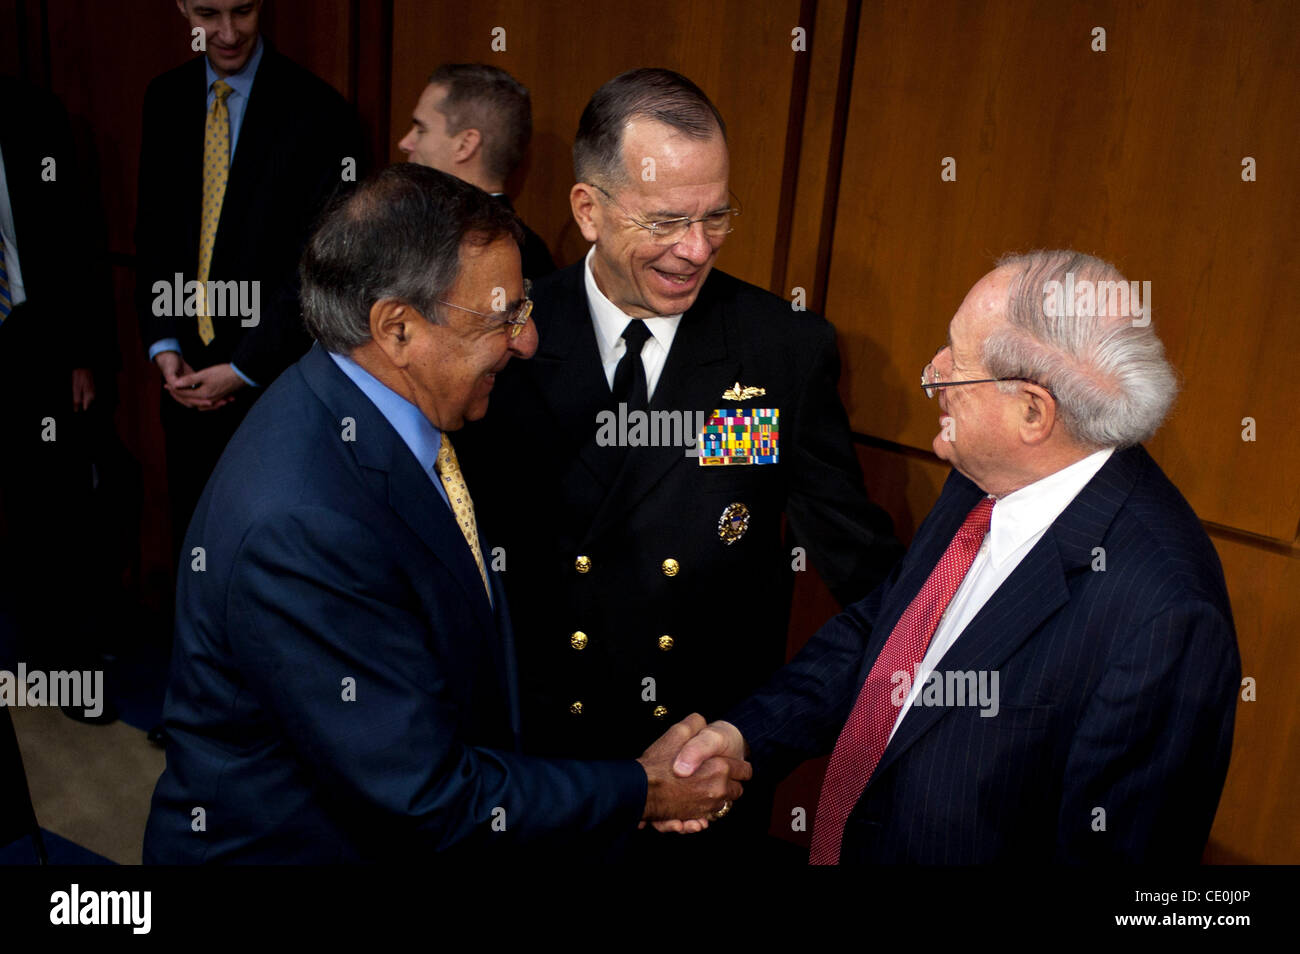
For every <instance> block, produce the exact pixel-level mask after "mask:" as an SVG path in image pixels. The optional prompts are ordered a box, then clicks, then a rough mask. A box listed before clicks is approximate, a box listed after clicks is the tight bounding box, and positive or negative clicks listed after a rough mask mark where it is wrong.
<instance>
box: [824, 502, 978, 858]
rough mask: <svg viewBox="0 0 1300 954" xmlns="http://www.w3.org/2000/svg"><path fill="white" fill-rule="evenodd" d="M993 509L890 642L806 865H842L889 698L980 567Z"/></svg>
mask: <svg viewBox="0 0 1300 954" xmlns="http://www.w3.org/2000/svg"><path fill="white" fill-rule="evenodd" d="M993 503H994V501H993V498H992V497H985V498H984V499H983V500H981V501H980V502H979V503H977V504H976V505H975V508H974V509H973V510H971V512H970V513H969V514H967V516H966V521H965V522H964V523H963V524H962V525H961V528H960V529H959V530H958V531H957V534H956V536H954V537H953V538H952V542H951V543H949V544H948V549H946V550H944V551H943V556H942V557H940V559H939V563H938V565H937V566H936V567H935V568H934V570H933V571H931V573H930V578H929V579H928V580H926V581H925V586H923V587H921V592H920V593H918V594H916V599H914V600H912V602H911V605H909V606H908V607H907V609H906V611H904V613H903V616H902V618H901V619H899V621H898V625H897V626H895V627H894V631H893V632H892V633H890V634H889V639H887V640H885V645H884V648H882V649H881V650H880V655H879V656H877V657H876V661H875V663H874V664H873V665H872V667H871V672H869V673H868V674H867V681H866V682H865V683H863V684H862V691H861V692H860V693H858V700H857V702H855V703H854V704H853V711H852V712H851V713H850V714H849V721H848V722H846V723H845V724H844V728H843V730H842V731H841V732H840V737H839V740H838V741H837V742H836V743H835V750H834V751H833V752H832V753H831V761H830V765H829V766H827V768H826V779H825V780H824V781H823V782H822V792H821V796H820V797H819V798H818V800H817V815H816V816H815V818H814V820H813V837H812V851H811V853H810V855H809V863H811V864H814V865H835V864H839V860H840V844H841V842H842V841H843V840H844V825H845V823H846V822H848V820H849V813H850V812H852V811H853V806H854V805H856V804H857V802H858V799H859V798H861V797H862V793H863V791H865V790H866V787H867V782H869V781H870V780H871V773H872V772H874V771H875V770H876V765H878V764H879V762H880V757H881V756H882V755H884V754H885V746H886V745H887V744H888V743H889V734H890V731H891V730H892V729H893V727H894V720H895V719H897V718H898V710H899V708H900V705H899V704H896V703H895V702H894V701H893V699H892V698H891V697H892V695H893V693H894V692H895V691H896V689H897V687H898V681H897V679H896V678H895V673H900V672H904V673H907V676H908V678H909V679H911V678H912V676H913V674H914V672H915V667H916V665H917V664H918V663H920V662H921V660H922V659H924V658H925V651H926V648H927V647H928V646H929V645H930V639H931V637H932V636H934V631H935V630H936V629H938V628H939V620H940V619H941V618H942V617H943V612H944V610H945V609H947V607H948V604H949V603H950V602H951V601H952V598H953V596H954V595H955V594H956V592H957V588H958V587H959V586H961V581H962V579H963V578H964V577H965V576H966V573H967V571H968V570H970V567H971V564H972V563H974V562H975V555H976V554H977V553H979V549H980V545H981V544H982V543H983V542H984V536H985V534H987V533H988V530H989V521H990V519H991V518H992V515H993ZM904 701H906V696H904Z"/></svg>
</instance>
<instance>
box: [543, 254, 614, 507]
mask: <svg viewBox="0 0 1300 954" xmlns="http://www.w3.org/2000/svg"><path fill="white" fill-rule="evenodd" d="M583 267H584V266H583V265H582V263H581V262H579V263H578V264H577V265H576V266H573V267H571V268H569V269H566V270H565V271H564V272H562V273H561V275H560V277H559V278H558V279H557V281H556V284H555V287H554V291H553V293H552V294H550V295H548V296H547V297H546V298H545V299H542V300H541V301H539V303H538V310H539V311H543V310H544V316H539V318H541V321H539V324H538V334H539V337H540V339H541V342H540V344H539V346H538V350H537V354H535V355H534V356H533V358H532V360H531V361H528V362H526V363H525V364H524V368H525V369H526V370H525V373H526V374H528V375H529V376H530V378H531V379H532V381H533V383H534V385H535V386H536V387H537V389H538V390H539V391H540V392H541V394H542V398H543V399H544V400H545V402H546V405H547V407H548V408H549V410H550V412H551V414H552V416H553V417H554V418H555V420H556V422H557V424H558V432H559V433H560V434H561V435H563V437H562V439H563V440H564V441H565V443H566V445H567V446H569V447H574V448H577V460H578V464H579V465H580V466H581V467H582V468H584V469H585V470H586V471H587V473H588V474H589V475H590V477H591V479H593V480H594V481H595V482H596V483H597V485H598V486H599V488H600V492H599V493H598V494H596V495H594V496H595V500H597V501H598V500H599V499H600V498H601V497H603V496H604V494H605V493H606V492H607V491H608V488H609V487H610V485H611V484H612V483H613V481H614V478H615V476H616V475H617V463H618V462H617V460H615V459H614V455H612V454H610V453H609V452H608V451H607V450H606V449H605V448H600V447H597V446H596V441H595V435H596V415H597V414H599V413H600V412H601V411H603V410H606V409H608V408H609V406H610V393H609V382H608V381H606V380H605V371H604V369H603V368H602V367H601V363H600V351H599V347H598V345H597V343H596V330H595V328H594V327H593V326H592V321H591V312H590V310H589V309H588V307H587V289H586V287H585V285H584V279H583Z"/></svg>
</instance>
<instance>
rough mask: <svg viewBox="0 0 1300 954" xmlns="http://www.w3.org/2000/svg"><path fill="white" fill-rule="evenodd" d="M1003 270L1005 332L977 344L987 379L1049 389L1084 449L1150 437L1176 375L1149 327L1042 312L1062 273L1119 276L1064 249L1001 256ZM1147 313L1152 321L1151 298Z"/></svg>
mask: <svg viewBox="0 0 1300 954" xmlns="http://www.w3.org/2000/svg"><path fill="white" fill-rule="evenodd" d="M1004 266H1009V267H1013V268H1017V269H1019V274H1018V275H1017V276H1016V277H1015V278H1014V279H1013V280H1012V283H1011V288H1010V292H1009V296H1008V300H1007V323H1006V326H1005V327H1003V328H1001V329H999V330H998V331H995V332H994V333H993V334H991V335H989V336H988V338H987V339H986V340H985V341H984V350H983V355H982V358H983V361H984V365H985V367H986V368H987V369H988V371H989V374H990V375H991V376H992V377H995V378H1026V379H1029V380H1031V381H1034V382H1036V383H1038V384H1040V385H1042V386H1043V387H1045V388H1047V389H1048V390H1049V391H1051V392H1052V395H1053V396H1054V397H1055V398H1056V407H1057V414H1058V415H1059V417H1060V419H1061V423H1062V425H1063V426H1064V427H1065V429H1066V432H1067V433H1068V434H1069V435H1070V436H1071V437H1072V438H1073V439H1074V440H1075V441H1077V442H1078V443H1080V444H1083V445H1085V446H1089V447H1097V448H1102V447H1118V448H1123V447H1130V446H1132V445H1134V444H1139V443H1141V442H1142V441H1145V440H1147V439H1149V438H1150V437H1151V436H1152V435H1153V434H1155V432H1156V431H1157V430H1158V429H1159V427H1160V425H1161V423H1162V422H1163V421H1164V419H1165V416H1166V415H1167V414H1168V413H1169V408H1170V407H1171V406H1172V405H1173V402H1174V397H1175V396H1176V395H1177V393H1178V378H1177V375H1176V374H1175V372H1174V369H1173V368H1172V367H1171V366H1170V364H1169V362H1168V361H1167V360H1166V359H1165V349H1164V345H1163V344H1161V342H1160V339H1159V338H1158V337H1156V333H1155V331H1154V330H1152V328H1151V326H1150V322H1149V320H1147V321H1145V322H1142V323H1137V322H1134V321H1133V320H1132V318H1130V317H1127V316H1118V315H1108V314H1104V313H1103V314H1076V313H1075V311H1076V309H1074V308H1072V307H1070V308H1065V309H1061V308H1050V307H1048V305H1047V301H1048V298H1049V295H1047V294H1046V290H1047V289H1049V288H1053V287H1055V288H1060V287H1063V286H1065V285H1066V283H1067V279H1066V276H1067V275H1072V276H1073V279H1072V280H1071V281H1070V285H1073V284H1074V283H1076V282H1078V281H1080V280H1088V281H1091V282H1093V283H1094V284H1097V283H1101V282H1123V281H1125V279H1124V276H1123V275H1121V274H1120V272H1119V270H1118V269H1117V268H1116V267H1115V266H1114V265H1111V264H1110V263H1109V262H1104V261H1102V260H1101V259H1099V258H1095V257H1094V256H1092V255H1085V254H1083V253H1082V252H1072V251H1062V250H1050V251H1044V250H1037V251H1032V252H1025V253H1023V254H1008V255H1004V256H1003V257H1002V258H1001V259H999V260H998V267H999V268H1001V267H1004ZM1051 282H1059V283H1060V285H1059V286H1051V285H1050V284H1049V283H1051ZM1112 287H1113V286H1112ZM1126 287H1127V286H1126ZM1146 308H1147V311H1146V313H1145V318H1147V319H1149V318H1150V311H1149V309H1150V302H1149V298H1148V301H1147V303H1146ZM1103 311H1104V310H1103ZM1013 386H1014V385H1004V384H999V385H998V387H999V388H1001V389H1004V390H1006V389H1008V388H1009V387H1013Z"/></svg>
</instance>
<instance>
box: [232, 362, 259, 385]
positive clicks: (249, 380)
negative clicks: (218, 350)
mask: <svg viewBox="0 0 1300 954" xmlns="http://www.w3.org/2000/svg"><path fill="white" fill-rule="evenodd" d="M230 370H231V371H234V372H235V374H237V375H239V376H240V377H241V378H243V379H244V383H245V384H247V385H248V386H249V387H250V388H255V387H257V382H256V381H254V380H253V379H252V378H250V377H249V376H248V375H246V374H245V373H244V372H243V371H240V370H239V369H238V368H237V367H235V364H234V362H233V361H232V362H231V364H230Z"/></svg>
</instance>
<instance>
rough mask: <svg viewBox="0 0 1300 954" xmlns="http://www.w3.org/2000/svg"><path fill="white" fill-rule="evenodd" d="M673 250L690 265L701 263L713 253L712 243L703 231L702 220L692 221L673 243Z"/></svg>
mask: <svg viewBox="0 0 1300 954" xmlns="http://www.w3.org/2000/svg"><path fill="white" fill-rule="evenodd" d="M673 251H674V252H675V253H676V254H677V256H678V257H679V258H684V259H686V261H688V262H690V263H691V264H692V265H703V264H704V263H705V262H707V261H708V260H709V256H711V255H712V254H713V243H712V242H710V241H709V237H708V235H706V234H705V232H704V223H703V222H693V223H692V224H691V226H690V228H688V229H687V230H686V234H685V235H683V236H682V237H681V238H680V239H678V240H677V242H676V243H675V244H674V245H673Z"/></svg>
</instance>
